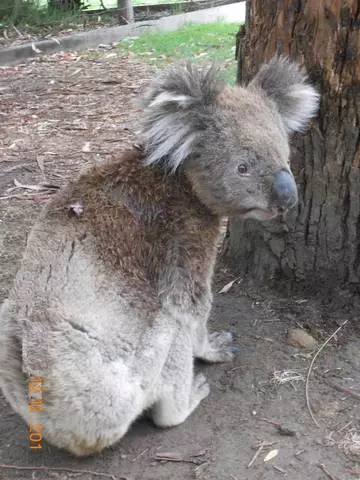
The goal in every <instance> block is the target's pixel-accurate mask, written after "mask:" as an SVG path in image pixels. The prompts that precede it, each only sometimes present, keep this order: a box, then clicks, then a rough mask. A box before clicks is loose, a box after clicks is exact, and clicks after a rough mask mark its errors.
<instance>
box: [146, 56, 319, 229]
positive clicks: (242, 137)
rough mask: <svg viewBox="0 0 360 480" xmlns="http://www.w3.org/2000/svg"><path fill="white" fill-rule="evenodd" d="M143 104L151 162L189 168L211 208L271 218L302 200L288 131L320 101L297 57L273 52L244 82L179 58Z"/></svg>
mask: <svg viewBox="0 0 360 480" xmlns="http://www.w3.org/2000/svg"><path fill="white" fill-rule="evenodd" d="M142 105H143V107H144V114H145V117H144V122H143V131H142V136H143V142H144V147H145V152H146V163H147V164H148V165H152V164H160V165H162V166H163V167H165V168H167V169H170V170H172V171H175V170H177V169H178V168H179V167H180V168H182V169H184V171H185V174H186V175H187V177H188V178H189V180H190V181H191V183H192V185H193V188H194V189H195V191H196V194H197V195H198V197H199V198H200V200H201V201H202V202H203V203H204V204H205V205H207V207H208V208H210V209H211V210H212V211H213V212H215V213H217V214H219V215H239V216H242V217H243V218H249V217H251V218H257V219H259V220H265V219H269V218H272V217H274V216H276V215H277V214H278V213H282V212H285V211H286V210H288V209H289V208H291V207H293V206H294V205H296V203H297V188H296V184H295V181H294V177H293V175H292V173H291V170H290V165H289V153H290V149H289V140H288V135H289V133H291V132H293V131H297V130H301V129H302V128H303V127H304V126H305V125H306V123H307V122H308V120H309V119H310V118H311V117H312V116H313V115H314V114H315V112H316V110H317V106H318V95H317V93H316V91H315V90H314V89H313V87H311V86H310V85H308V84H307V83H306V76H305V74H304V73H303V72H301V70H300V69H299V67H298V66H297V64H294V63H291V62H290V61H289V60H288V59H286V58H284V57H275V58H273V59H272V60H271V61H270V62H269V63H267V64H264V65H263V66H262V67H261V69H260V71H259V72H258V74H257V75H256V76H255V78H254V79H253V80H252V81H251V82H250V83H249V85H248V86H247V87H246V88H244V87H241V86H236V87H225V86H223V85H222V83H221V82H220V81H219V79H218V75H217V72H216V70H215V69H214V68H213V67H211V68H209V69H208V70H206V71H200V70H199V69H198V68H196V67H195V66H193V65H191V64H186V65H175V66H172V67H170V68H169V69H167V70H166V71H165V72H164V73H162V74H161V75H160V76H159V77H158V78H156V79H155V80H154V81H153V83H152V84H151V85H150V87H149V89H148V91H147V92H146V93H145V95H144V97H143V100H142Z"/></svg>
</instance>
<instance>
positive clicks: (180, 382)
mask: <svg viewBox="0 0 360 480" xmlns="http://www.w3.org/2000/svg"><path fill="white" fill-rule="evenodd" d="M141 102H142V112H143V113H142V115H143V121H142V131H141V140H142V146H143V148H142V149H134V150H133V151H129V152H125V153H124V154H122V155H120V156H115V157H114V158H112V159H111V160H109V161H107V162H104V163H101V164H98V165H95V166H92V167H91V168H90V169H88V170H86V171H84V172H83V173H81V174H80V176H79V177H78V178H76V179H74V180H73V181H71V182H70V183H69V184H68V185H67V186H65V187H64V188H62V189H60V190H59V191H58V192H57V193H56V194H55V195H54V196H53V197H52V198H51V200H50V201H49V202H48V204H47V205H46V206H45V208H44V210H43V212H42V214H41V215H40V218H39V220H38V221H37V223H36V224H35V226H34V227H33V229H32V231H31V233H30V235H29V238H28V242H27V246H26V250H25V253H24V256H23V258H22V262H21V266H20V269H19V271H18V273H17V276H16V278H15V281H14V286H13V288H12V290H11V292H10V294H9V297H8V299H6V300H5V301H4V303H3V305H2V308H1V311H0V386H1V388H2V391H3V393H4V395H5V397H6V398H7V400H8V402H9V403H10V404H11V406H12V407H13V409H14V410H15V411H16V412H17V413H18V414H19V415H21V416H22V417H23V418H24V419H25V421H26V422H28V423H36V424H37V425H41V427H42V433H43V435H44V437H45V438H46V439H47V440H48V441H49V442H50V443H52V444H53V445H56V446H57V447H59V448H63V449H66V450H68V451H70V452H71V453H73V454H74V455H77V456H86V455H90V454H95V453H98V452H101V451H102V450H103V449H104V448H106V447H108V446H110V445H112V444H114V443H115V442H117V441H118V440H119V439H121V438H122V437H123V435H124V434H125V433H126V432H127V430H128V429H129V427H130V425H131V424H132V423H133V422H134V420H135V419H136V418H137V417H139V416H140V415H141V414H142V413H143V412H145V411H147V412H149V413H150V415H151V418H152V420H153V422H154V423H155V425H157V426H158V427H171V426H175V425H178V424H180V423H181V422H184V421H185V420H186V419H187V417H188V416H189V415H190V414H191V413H192V412H193V411H194V409H195V408H196V407H197V406H198V405H199V402H201V401H202V400H203V399H204V398H205V397H206V396H207V395H208V394H209V386H208V383H207V381H206V379H205V377H204V375H202V374H201V373H200V374H197V375H195V374H194V366H193V362H194V358H199V359H202V360H203V361H205V362H228V361H231V360H232V358H233V355H234V345H233V344H232V341H233V338H232V335H231V334H230V333H228V332H213V333H208V330H207V320H208V317H209V313H210V309H211V303H212V293H211V279H212V275H213V270H214V263H215V258H216V252H217V246H218V241H219V228H220V221H221V217H222V216H230V215H231V216H238V217H241V218H244V219H245V218H254V219H258V220H260V221H261V220H269V219H271V218H273V217H275V216H276V215H279V214H280V213H281V214H283V213H284V212H286V211H287V210H288V209H290V208H292V207H294V206H295V205H296V203H297V188H296V184H295V180H294V177H293V175H292V173H291V170H290V166H289V134H290V133H291V132H293V131H296V130H301V129H302V128H303V127H304V126H305V125H306V123H307V122H308V121H309V119H310V118H311V117H313V116H314V115H315V113H316V110H317V105H318V94H317V93H316V91H315V90H314V88H313V87H312V86H311V85H309V84H308V83H307V78H306V75H305V74H304V73H303V72H302V71H301V70H300V69H299V67H298V66H297V65H296V64H294V63H291V62H290V61H289V60H288V59H287V58H283V57H275V58H273V59H272V60H271V61H270V62H268V63H266V64H264V65H263V66H262V67H261V68H260V70H259V72H258V73H257V75H256V76H255V77H254V78H253V80H252V81H251V82H250V83H249V84H248V85H247V86H235V87H229V86H225V85H223V84H222V82H221V81H220V80H219V76H218V72H217V70H216V69H215V68H214V67H213V66H211V67H210V68H206V69H200V68H198V67H195V66H194V65H192V64H191V63H187V64H177V65H173V66H170V67H169V68H168V69H167V70H165V71H164V72H163V73H161V74H160V75H158V76H157V77H156V78H155V79H154V80H153V81H152V83H150V85H149V88H148V89H147V91H146V92H145V93H144V95H143V97H142V100H141ZM34 378H35V379H36V381H38V382H40V381H41V382H42V383H41V385H42V387H43V388H42V393H41V408H40V409H39V410H38V411H36V412H34V411H31V409H30V408H29V402H30V400H31V398H32V394H31V392H29V382H31V381H34V380H33V379H34ZM35 415H36V418H35Z"/></svg>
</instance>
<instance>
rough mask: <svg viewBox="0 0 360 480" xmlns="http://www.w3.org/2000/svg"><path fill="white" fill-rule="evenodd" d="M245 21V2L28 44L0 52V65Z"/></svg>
mask: <svg viewBox="0 0 360 480" xmlns="http://www.w3.org/2000/svg"><path fill="white" fill-rule="evenodd" d="M244 19H245V2H241V3H232V4H230V5H223V6H221V7H215V8H208V9H203V10H198V11H196V12H188V13H183V14H180V15H171V16H168V17H163V18H160V19H159V20H152V21H144V22H136V23H133V24H131V25H121V26H118V27H104V28H99V29H97V30H90V31H88V32H83V33H75V34H73V35H68V36H64V37H57V38H54V39H49V40H41V41H39V42H34V43H26V44H24V45H19V46H17V47H10V48H6V49H4V50H1V51H0V65H15V64H17V63H22V62H24V61H25V60H28V59H31V58H35V57H39V56H41V55H44V54H45V55H49V54H51V53H55V52H57V51H61V50H78V51H80V50H85V49H87V48H94V47H97V46H98V45H99V44H110V43H112V42H117V41H119V40H121V39H122V38H125V37H129V36H139V35H141V34H142V33H145V32H149V31H174V30H176V29H178V28H179V27H180V26H182V25H184V24H186V23H192V22H196V23H211V22H216V21H217V20H222V21H225V22H229V23H239V24H240V23H241V22H243V21H244Z"/></svg>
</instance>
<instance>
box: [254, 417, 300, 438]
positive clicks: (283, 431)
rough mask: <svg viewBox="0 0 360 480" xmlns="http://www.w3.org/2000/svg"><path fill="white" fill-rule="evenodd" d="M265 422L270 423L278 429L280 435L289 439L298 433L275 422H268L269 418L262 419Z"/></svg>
mask: <svg viewBox="0 0 360 480" xmlns="http://www.w3.org/2000/svg"><path fill="white" fill-rule="evenodd" d="M260 420H262V421H263V422H266V423H269V424H270V425H273V426H274V427H276V429H277V431H278V432H279V433H280V435H285V436H288V437H295V435H296V432H294V430H291V429H290V428H287V427H283V426H282V425H281V424H280V423H278V422H274V421H273V420H268V419H267V418H260Z"/></svg>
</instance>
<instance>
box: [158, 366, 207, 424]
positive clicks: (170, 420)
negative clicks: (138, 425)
mask: <svg viewBox="0 0 360 480" xmlns="http://www.w3.org/2000/svg"><path fill="white" fill-rule="evenodd" d="M184 387H185V385H183V384H179V385H177V386H176V388H175V390H174V392H173V393H174V396H170V397H168V398H163V399H162V400H160V401H159V402H157V404H156V405H155V406H154V408H153V412H152V417H153V421H154V423H155V425H157V426H158V427H163V428H166V427H174V426H175V425H179V424H180V423H182V422H184V421H185V420H186V419H187V417H188V416H189V415H190V414H191V413H192V412H193V411H194V410H195V408H196V407H197V406H198V405H199V403H200V402H201V400H203V399H204V398H205V397H207V396H208V395H209V392H210V387H209V384H208V383H207V381H206V378H205V376H204V375H202V374H199V375H197V376H196V377H195V378H194V380H193V383H192V385H188V388H187V389H186V387H185V388H184ZM189 388H190V391H189Z"/></svg>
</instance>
